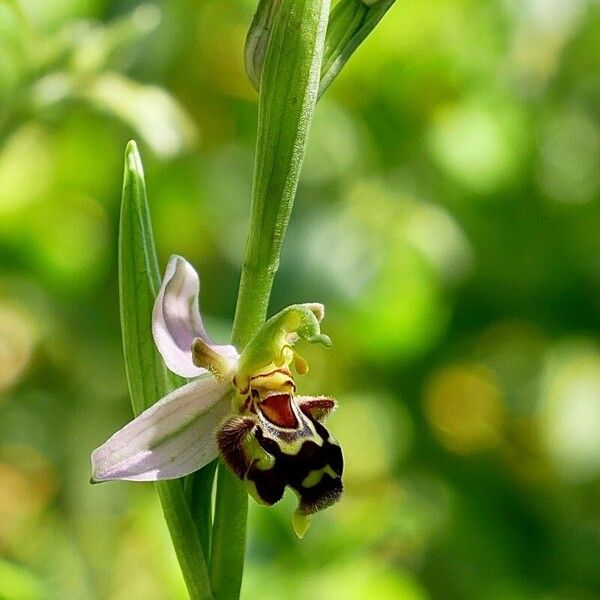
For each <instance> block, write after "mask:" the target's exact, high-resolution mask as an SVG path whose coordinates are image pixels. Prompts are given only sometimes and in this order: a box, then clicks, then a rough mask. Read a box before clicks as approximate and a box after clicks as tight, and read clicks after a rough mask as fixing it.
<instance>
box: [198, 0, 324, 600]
mask: <svg viewBox="0 0 600 600" xmlns="http://www.w3.org/2000/svg"><path fill="white" fill-rule="evenodd" d="M328 15H329V1H328V0H280V2H279V7H278V10H277V11H275V14H273V15H272V19H271V22H270V27H271V29H270V35H269V38H268V41H267V44H266V50H265V54H264V64H263V66H262V71H261V75H260V80H261V83H260V91H259V100H258V139H257V143H256V162H255V170H254V182H253V188H252V208H251V216H250V233H249V235H248V241H247V244H246V252H245V258H244V264H243V268H242V275H241V281H240V288H239V294H238V301H237V306H236V313H235V319H234V324H233V334H232V340H231V341H232V343H233V345H234V346H236V347H237V348H240V347H243V346H244V345H245V344H246V343H247V342H248V341H249V340H250V338H251V337H252V335H253V334H254V333H256V331H257V330H258V329H259V327H260V326H261V325H262V324H263V323H264V321H265V318H266V314H267V308H268V304H269V298H270V295H271V288H272V286H273V279H274V277H275V274H276V273H277V269H278V267H279V255H280V253H281V247H282V244H283V239H284V236H285V232H286V229H287V225H288V222H289V219H290V215H291V211H292V206H293V202H294V197H295V195H296V189H297V187H298V180H299V178H300V169H301V166H302V161H303V159H304V153H305V149H306V141H307V135H308V130H309V128H310V124H311V121H312V116H313V112H314V108H315V104H316V102H317V96H318V92H319V81H320V72H321V63H322V62H323V48H324V43H325V31H326V27H327V18H328ZM215 503H216V505H215V522H214V526H213V537H212V546H211V547H212V552H211V564H210V573H211V581H212V585H213V590H214V593H215V597H216V598H218V599H219V600H221V599H222V600H229V599H234V598H238V597H239V590H240V586H241V579H242V573H243V569H244V552H245V544H246V518H247V511H248V495H247V492H246V489H245V488H244V486H243V485H242V484H241V482H240V481H238V480H237V479H236V478H235V476H234V475H233V474H232V473H231V472H230V471H229V470H228V469H227V468H226V467H224V466H223V465H219V467H218V475H217V494H216V498H215Z"/></svg>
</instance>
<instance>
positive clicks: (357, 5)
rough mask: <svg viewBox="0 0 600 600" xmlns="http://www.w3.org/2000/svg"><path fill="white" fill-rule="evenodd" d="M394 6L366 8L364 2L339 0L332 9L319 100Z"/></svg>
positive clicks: (388, 2)
mask: <svg viewBox="0 0 600 600" xmlns="http://www.w3.org/2000/svg"><path fill="white" fill-rule="evenodd" d="M394 2H395V0H376V1H375V2H373V1H371V2H370V3H369V4H368V5H367V4H366V3H365V2H363V0H340V1H339V2H338V3H337V4H336V5H335V7H334V8H333V10H332V11H331V15H330V17H329V24H328V26H327V37H326V39H325V52H324V55H323V67H322V69H321V85H320V88H319V97H321V96H322V95H323V93H324V92H325V90H326V89H327V88H328V87H329V86H330V85H331V82H332V81H333V80H334V79H335V78H336V77H337V76H338V74H339V73H340V71H341V70H342V68H343V67H344V65H345V64H346V63H347V62H348V59H349V58H350V57H351V56H352V54H354V51H355V50H356V49H357V48H358V47H359V46H360V45H361V44H362V42H363V41H364V40H365V38H366V37H367V36H368V35H369V34H370V33H371V31H373V29H375V26H376V25H377V23H379V21H381V19H382V18H383V17H384V15H385V14H386V13H387V11H388V10H389V9H390V8H391V7H392V5H393V4H394Z"/></svg>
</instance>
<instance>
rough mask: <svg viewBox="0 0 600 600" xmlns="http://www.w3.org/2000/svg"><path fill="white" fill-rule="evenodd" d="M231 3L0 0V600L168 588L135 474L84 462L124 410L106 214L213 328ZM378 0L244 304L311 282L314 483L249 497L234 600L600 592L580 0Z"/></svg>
mask: <svg viewBox="0 0 600 600" xmlns="http://www.w3.org/2000/svg"><path fill="white" fill-rule="evenodd" d="M254 5H255V2H253V1H251V0H227V1H223V0H169V1H168V2H167V1H163V2H157V3H155V4H145V5H141V4H139V3H138V2H135V1H134V0H113V1H112V2H108V1H106V0H44V1H42V0H9V1H7V0H0V273H1V277H0V598H1V599H2V600H37V599H41V600H46V599H49V600H54V599H61V600H62V599H69V600H71V599H80V598H81V599H86V600H87V599H96V598H98V599H110V600H125V599H127V600H137V599H143V600H154V599H156V600H163V599H171V598H173V599H177V598H184V597H185V591H184V588H183V584H182V582H181V578H180V575H179V572H178V567H177V564H176V562H175V559H174V556H173V552H172V549H171V546H170V542H169V539H168V534H167V532H166V529H165V526H164V524H163V522H162V519H161V515H160V508H159V506H158V503H157V499H156V496H155V493H154V490H153V487H152V486H151V485H146V484H133V483H123V482H117V483H110V484H105V485H102V486H94V487H92V486H90V485H89V484H88V478H89V470H90V467H89V454H90V451H91V450H92V449H93V448H95V447H96V446H97V445H99V444H100V443H101V442H103V441H104V440H105V439H106V438H107V437H108V435H109V434H111V433H112V432H113V431H115V430H116V429H117V428H119V427H120V426H121V425H123V424H124V423H125V422H126V421H128V420H129V419H130V417H131V411H130V407H129V401H128V398H127V392H126V384H125V379H124V370H123V365H122V355H121V347H120V332H119V316H118V297H117V296H118V290H117V281H116V233H117V222H118V207H119V202H120V188H121V178H122V160H123V151H124V147H125V143H126V142H127V140H128V139H130V138H135V139H137V140H138V142H139V144H140V147H141V151H142V156H143V160H144V164H145V169H146V175H147V184H148V188H149V194H150V205H151V210H152V214H153V220H154V226H155V235H156V242H157V246H158V250H159V255H160V259H161V266H162V267H164V264H165V262H166V259H167V258H168V256H169V254H171V253H178V254H181V255H183V256H185V257H186V258H188V259H189V260H190V261H191V262H192V263H193V264H194V265H195V266H196V267H198V269H199V271H200V272H201V275H202V281H203V291H202V297H201V301H202V305H203V310H204V312H206V313H207V314H208V315H209V319H208V328H209V331H210V332H211V333H213V334H214V336H215V337H216V338H217V339H219V340H222V341H225V340H226V339H227V335H228V331H229V327H230V324H231V320H232V315H233V311H234V306H235V299H236V290H237V283H238V277H239V270H240V264H241V258H242V252H243V246H244V242H245V237H246V234H247V223H248V213H249V196H250V185H251V176H252V159H253V145H254V140H255V129H256V124H255V121H256V96H255V93H254V92H253V91H252V89H251V88H250V85H249V84H248V82H247V79H246V77H245V73H244V71H243V62H242V51H243V43H244V37H245V31H246V29H247V26H248V24H249V21H250V18H251V16H252V12H253V9H254ZM598 6H599V5H598V4H597V3H596V2H591V1H589V2H588V1H586V0H399V1H398V3H397V6H395V7H394V8H393V9H392V10H391V12H390V13H389V14H388V16H387V17H386V18H385V19H384V21H383V22H382V23H381V25H380V27H379V28H378V29H377V30H376V31H375V33H374V34H373V35H372V36H371V37H370V38H369V39H368V40H367V42H366V43H365V44H364V45H363V46H362V47H361V48H360V49H359V51H358V52H357V54H356V55H355V57H354V58H352V60H351V61H350V63H349V64H348V66H347V68H346V69H345V70H344V72H343V73H342V75H341V76H340V77H339V79H338V80H337V81H336V82H335V83H334V85H333V86H332V87H331V88H330V90H329V91H328V93H327V94H326V96H325V97H324V99H323V100H322V101H321V102H320V104H319V107H318V110H317V114H316V117H315V123H314V127H313V130H312V133H311V141H310V149H309V155H308V157H307V160H306V163H305V168H304V173H303V178H302V182H301V186H300V189H299V193H298V198H297V202H296V208H295V212H294V215H293V217H292V222H291V225H290V230H289V236H288V239H287V242H286V245H285V249H284V254H283V257H282V264H281V270H280V273H279V275H278V278H277V280H276V286H275V289H274V293H273V298H272V303H271V312H273V311H275V310H278V309H280V308H281V307H283V306H285V305H287V304H290V303H294V302H304V301H316V300H318V301H321V302H324V303H325V304H326V306H327V311H328V314H327V318H326V321H325V323H324V329H325V331H326V332H327V333H328V334H330V335H331V337H332V338H333V341H334V348H333V349H332V350H324V349H322V348H309V349H308V350H306V352H305V355H306V357H307V358H308V359H309V362H310V364H311V367H312V369H311V374H310V376H307V377H304V378H300V380H299V384H300V390H301V392H304V393H321V394H331V395H333V396H334V397H336V398H337V399H338V400H339V404H340V409H339V411H338V412H337V413H336V415H334V417H333V418H332V419H331V421H330V425H331V429H332V430H333V431H334V432H335V434H336V435H337V437H338V438H339V439H340V440H341V442H342V444H343V447H344V450H345V457H346V464H347V470H346V475H345V487H346V492H345V497H344V500H343V501H342V502H341V503H340V504H338V505H336V506H335V507H333V508H331V509H329V510H327V511H326V512H324V513H323V514H321V515H318V516H317V517H316V518H314V519H313V524H312V527H311V529H310V530H309V533H308V535H307V536H306V538H305V539H304V540H303V541H302V542H299V541H298V540H296V539H295V537H294V534H293V532H292V528H291V526H290V512H291V509H292V507H293V505H294V504H295V502H294V499H293V498H289V497H288V498H286V499H285V500H284V501H283V502H282V503H281V504H280V505H278V506H276V507H275V508H273V509H265V508H260V507H258V506H256V505H254V504H253V503H251V504H252V506H251V511H250V528H249V529H250V537H249V548H248V561H247V571H246V576H245V581H244V587H243V597H244V598H246V599H250V600H252V599H255V598H269V599H274V600H278V599H292V600H293V599H301V600H304V599H306V600H312V599H315V600H321V599H322V600H337V599H340V600H346V599H348V600H363V599H364V600H371V599H382V600H386V599H390V600H395V599H398V600H426V599H444V600H445V599H449V600H453V599H456V600H462V599H465V600H467V599H469V600H470V599H477V600H479V599H480V600H513V599H518V600H521V599H524V600H529V599H531V600H534V599H535V600H537V599H540V600H563V599H564V600H571V599H573V600H588V599H594V598H600V344H599V338H598V325H599V323H600V243H599V232H600V203H599V197H600V119H599V116H600V114H599V113H600V75H599V64H598V57H599V56H600V27H599V25H600V10H599V9H598Z"/></svg>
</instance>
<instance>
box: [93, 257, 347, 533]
mask: <svg viewBox="0 0 600 600" xmlns="http://www.w3.org/2000/svg"><path fill="white" fill-rule="evenodd" d="M199 293H200V280H199V278H198V275H197V273H196V271H195V270H194V269H193V267H192V266H191V265H190V264H189V263H188V262H187V261H186V260H185V259H183V258H181V257H180V256H172V257H171V258H170V259H169V262H168V265H167V269H166V272H165V277H164V279H163V281H162V284H161V287H160V289H159V292H158V295H157V297H156V301H155V305H154V311H153V315H152V321H153V322H152V334H153V337H154V342H155V344H156V347H157V349H158V351H159V352H160V354H161V355H162V357H163V360H164V361H165V364H166V365H167V367H168V368H169V369H170V370H171V371H173V372H174V373H177V374H178V375H181V376H183V377H187V378H193V379H191V381H190V382H189V383H187V384H186V385H183V386H182V387H180V388H178V389H176V390H174V391H172V392H171V393H169V394H167V395H166V396H165V397H164V398H162V399H161V400H159V401H158V402H157V403H156V404H154V405H153V406H151V407H150V408H148V409H147V410H145V411H144V412H143V413H141V414H140V415H139V416H138V417H137V418H135V419H134V420H133V421H131V422H130V423H128V424H127V425H125V426H124V427H123V428H122V429H120V430H119V431H117V432H116V433H115V434H114V435H113V436H112V437H110V438H109V439H108V440H107V441H106V442H105V443H104V444H103V445H102V446H100V447H99V448H97V449H96V450H94V452H93V453H92V481H94V482H101V481H108V480H114V479H125V480H131V481H157V480H162V479H175V478H177V477H183V476H185V475H188V474H190V473H192V472H194V471H196V470H198V469H200V468H202V467H203V466H205V465H206V464H208V463H209V462H211V461H212V460H214V459H215V458H216V457H217V456H219V455H220V456H221V458H222V459H223V461H224V462H225V463H226V464H227V465H228V466H229V468H230V469H231V470H232V471H233V472H234V473H235V474H236V475H237V477H239V478H240V479H241V480H243V481H244V482H245V484H246V487H247V489H248V492H249V493H250V495H251V496H252V497H253V498H254V499H255V500H256V501H257V502H259V503H261V504H266V505H272V504H274V503H276V502H278V501H279V500H280V499H281V498H282V496H283V493H284V491H285V489H286V487H290V488H291V489H292V490H293V491H294V492H295V493H296V495H297V496H298V501H299V503H298V508H297V510H296V512H295V513H294V517H293V519H292V522H293V525H294V529H295V531H296V533H297V534H298V535H299V536H300V537H302V535H303V534H304V532H305V531H306V528H307V527H308V522H309V517H310V515H311V514H313V513H315V512H317V511H319V510H321V509H323V508H326V507H327V506H330V505H331V504H333V503H334V502H336V501H337V500H338V499H339V498H340V496H341V493H342V483H341V476H342V470H343V459H342V451H341V448H340V446H339V444H338V443H337V441H336V440H335V438H334V437H333V436H332V435H331V434H330V433H329V431H328V430H327V429H326V427H325V425H324V420H325V419H326V417H327V416H328V415H329V414H330V413H331V412H332V411H333V410H334V409H335V406H336V404H335V401H334V400H332V399H331V398H328V397H306V396H297V395H296V384H295V382H294V378H293V375H292V366H293V367H294V369H295V371H296V372H297V373H298V374H303V373H306V372H307V371H308V365H307V363H306V361H305V360H304V359H303V358H302V357H301V356H300V355H299V354H298V353H297V351H296V350H295V348H294V345H295V344H296V342H297V341H298V340H300V339H303V340H305V341H308V342H313V343H314V342H320V343H322V344H324V345H326V346H329V345H330V344H331V342H330V340H329V338H328V337H327V336H326V335H324V334H322V333H321V330H320V322H321V320H322V319H323V316H324V308H323V305H321V304H316V303H313V304H297V305H293V306H289V307H287V308H286V309H284V310H282V311H281V312H280V313H278V314H277V315H275V316H274V317H272V318H271V319H269V320H268V321H267V322H266V323H265V324H264V325H263V327H262V328H261V329H260V330H259V331H258V332H257V333H256V335H255V336H254V337H253V338H252V339H251V340H250V342H249V343H248V344H247V346H246V347H245V348H244V349H243V351H242V352H241V354H240V353H238V351H237V350H236V349H235V348H234V347H233V346H231V345H219V344H216V343H215V342H214V341H213V340H212V339H211V338H210V337H209V335H208V334H207V332H206V328H205V327H204V324H203V322H202V318H201V316H200V310H199V303H198V298H199Z"/></svg>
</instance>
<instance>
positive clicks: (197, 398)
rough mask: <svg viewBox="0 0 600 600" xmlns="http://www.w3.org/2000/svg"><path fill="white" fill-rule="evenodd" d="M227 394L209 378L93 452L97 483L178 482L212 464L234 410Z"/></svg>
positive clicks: (166, 399) (177, 394) (168, 397)
mask: <svg viewBox="0 0 600 600" xmlns="http://www.w3.org/2000/svg"><path fill="white" fill-rule="evenodd" d="M227 390H228V384H226V383H222V382H220V381H218V380H217V379H215V378H214V377H213V376H212V375H207V376H205V377H201V378H200V379H196V380H195V381H192V382H191V383H188V384H187V385H184V386H183V387H180V388H178V389H176V390H175V391H173V392H171V393H170V394H168V395H166V396H165V397H164V398H162V400H159V401H158V402H157V403H156V404H154V405H153V406H151V407H150V408H148V409H147V410H145V411H144V412H143V413H142V414H141V415H139V416H138V417H137V418H136V419H134V420H133V421H131V422H130V423H128V424H127V425H125V427H123V429H120V430H119V431H117V433H115V434H114V435H113V436H112V437H111V438H109V439H108V441H106V442H105V443H104V444H102V446H100V447H99V448H97V449H96V450H94V451H93V452H92V481H108V480H110V479H127V480H129V481H157V480H159V479H174V478H176V477H183V476H184V475H188V474H189V473H192V472H194V471H196V470H197V469H200V468H201V467H203V466H204V465H206V464H208V463H209V462H210V461H211V460H213V459H214V458H216V456H217V455H218V450H217V445H216V437H215V435H216V430H217V428H218V427H219V424H220V423H221V421H222V420H223V419H224V418H225V417H226V416H227V415H228V414H229V412H230V410H231V406H230V400H229V396H225V394H226V392H227Z"/></svg>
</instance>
